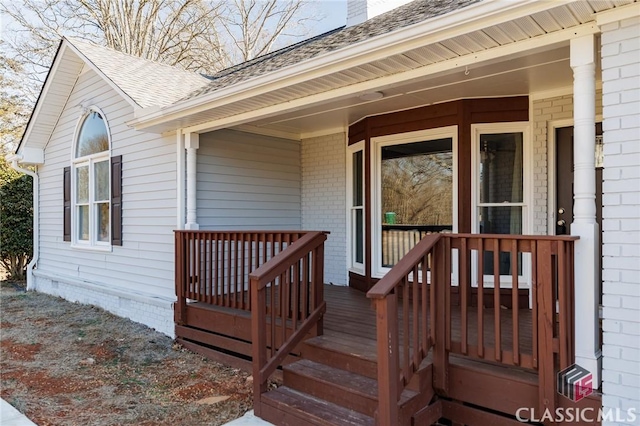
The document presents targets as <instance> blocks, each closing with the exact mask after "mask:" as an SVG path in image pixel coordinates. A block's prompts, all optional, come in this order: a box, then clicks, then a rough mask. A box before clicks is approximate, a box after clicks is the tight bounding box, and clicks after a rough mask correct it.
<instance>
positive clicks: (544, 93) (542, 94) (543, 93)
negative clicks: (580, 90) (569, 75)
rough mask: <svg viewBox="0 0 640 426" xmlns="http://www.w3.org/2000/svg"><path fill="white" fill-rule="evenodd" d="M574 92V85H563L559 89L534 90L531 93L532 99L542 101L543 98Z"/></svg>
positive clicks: (530, 97)
mask: <svg viewBox="0 0 640 426" xmlns="http://www.w3.org/2000/svg"><path fill="white" fill-rule="evenodd" d="M572 94H573V86H566V87H561V88H558V89H552V90H544V91H541V92H533V93H531V94H530V95H529V99H530V100H531V101H541V100H543V99H549V98H557V97H560V96H567V95H572Z"/></svg>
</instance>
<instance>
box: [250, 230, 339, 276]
mask: <svg viewBox="0 0 640 426" xmlns="http://www.w3.org/2000/svg"><path fill="white" fill-rule="evenodd" d="M327 234H328V232H309V233H307V234H305V235H304V236H302V237H301V238H300V239H298V240H297V241H295V242H294V243H292V244H291V245H290V246H289V248H290V250H286V249H285V250H283V251H281V252H280V253H278V254H276V255H275V256H274V257H273V258H271V260H269V261H268V262H266V263H264V264H263V265H262V266H260V267H259V268H257V269H256V270H255V271H253V272H251V273H250V274H249V279H250V280H251V281H252V283H253V282H254V281H255V282H256V283H257V284H258V289H262V288H264V286H265V285H267V284H268V283H269V282H271V281H272V280H273V279H274V278H276V277H277V276H278V275H280V274H281V273H282V268H283V265H291V264H292V262H295V261H296V260H299V258H296V256H298V255H299V254H300V252H304V251H305V250H309V248H310V247H311V248H313V246H317V245H318V242H319V241H320V242H324V241H325V240H326V239H327ZM307 252H308V251H307ZM291 259H294V260H293V261H291ZM252 285H253V284H252Z"/></svg>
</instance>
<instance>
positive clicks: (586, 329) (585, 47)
mask: <svg viewBox="0 0 640 426" xmlns="http://www.w3.org/2000/svg"><path fill="white" fill-rule="evenodd" d="M595 52H596V50H595V37H594V35H587V36H583V37H579V38H576V39H573V40H571V59H570V64H571V68H572V69H573V122H574V128H573V135H574V136H573V143H574V149H573V161H574V178H573V188H574V194H573V197H574V206H573V215H574V219H573V223H572V224H571V233H572V234H573V235H576V236H579V237H580V239H579V240H578V241H577V242H576V245H575V265H578V266H577V267H576V268H575V354H576V363H577V364H579V365H580V366H582V367H583V368H586V369H587V370H589V371H590V372H591V374H593V385H594V387H598V386H599V384H600V366H601V353H600V344H599V326H598V294H599V291H600V271H599V270H598V265H599V261H598V246H599V244H600V242H599V232H598V224H597V223H596V202H595V200H596V172H595V143H596V142H595V140H596V135H595V124H596V108H595V100H596V79H595Z"/></svg>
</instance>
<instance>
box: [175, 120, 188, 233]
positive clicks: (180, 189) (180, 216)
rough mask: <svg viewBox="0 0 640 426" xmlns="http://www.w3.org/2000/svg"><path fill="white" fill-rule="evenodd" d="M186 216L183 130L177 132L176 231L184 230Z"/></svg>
mask: <svg viewBox="0 0 640 426" xmlns="http://www.w3.org/2000/svg"><path fill="white" fill-rule="evenodd" d="M185 221H186V216H185V151H184V137H183V135H182V129H177V130H176V222H177V223H176V229H184V225H185Z"/></svg>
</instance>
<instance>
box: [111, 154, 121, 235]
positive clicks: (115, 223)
mask: <svg viewBox="0 0 640 426" xmlns="http://www.w3.org/2000/svg"><path fill="white" fill-rule="evenodd" d="M111 245H114V246H121V245H122V155H118V156H116V157H111Z"/></svg>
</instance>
